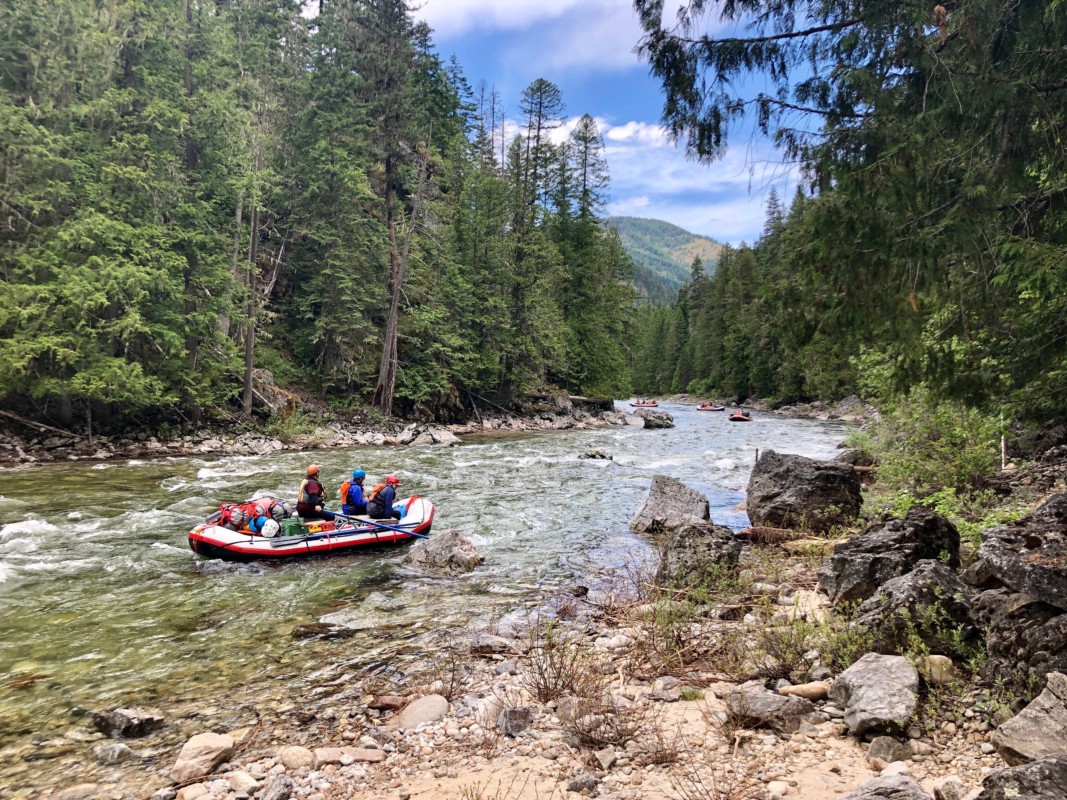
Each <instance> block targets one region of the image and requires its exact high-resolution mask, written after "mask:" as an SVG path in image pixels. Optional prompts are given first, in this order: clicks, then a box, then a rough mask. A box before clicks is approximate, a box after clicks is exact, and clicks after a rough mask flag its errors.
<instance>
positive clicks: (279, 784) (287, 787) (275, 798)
mask: <svg viewBox="0 0 1067 800" xmlns="http://www.w3.org/2000/svg"><path fill="white" fill-rule="evenodd" d="M292 794H293V779H292V778H290V777H289V776H288V775H278V776H276V777H275V778H274V779H273V780H272V781H271V782H270V783H269V784H267V788H266V790H264V792H263V794H262V795H261V796H260V798H259V800H289V798H290V797H291V796H292Z"/></svg>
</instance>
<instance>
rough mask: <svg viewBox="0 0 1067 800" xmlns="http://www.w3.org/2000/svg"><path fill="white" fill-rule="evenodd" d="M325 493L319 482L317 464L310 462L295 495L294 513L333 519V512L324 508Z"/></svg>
mask: <svg viewBox="0 0 1067 800" xmlns="http://www.w3.org/2000/svg"><path fill="white" fill-rule="evenodd" d="M325 495H326V490H325V489H324V488H323V486H322V484H321V483H319V465H318V464H312V465H311V466H310V467H308V468H307V477H306V478H304V482H303V483H301V484H300V491H299V493H297V496H296V513H297V514H299V515H300V516H301V517H302V518H304V519H325V520H333V518H334V513H333V512H332V511H327V510H326V499H325Z"/></svg>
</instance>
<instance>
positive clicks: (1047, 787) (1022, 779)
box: [978, 756, 1067, 800]
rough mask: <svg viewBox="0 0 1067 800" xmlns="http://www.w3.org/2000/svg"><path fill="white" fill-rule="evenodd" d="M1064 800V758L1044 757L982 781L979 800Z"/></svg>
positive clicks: (1066, 792)
mask: <svg viewBox="0 0 1067 800" xmlns="http://www.w3.org/2000/svg"><path fill="white" fill-rule="evenodd" d="M1065 797H1067V756H1047V757H1045V758H1042V759H1040V760H1039V761H1033V762H1031V763H1029V764H1023V765H1022V766H1018V767H1011V768H1009V769H998V770H997V771H996V772H994V773H993V774H992V775H988V776H986V778H985V779H984V780H983V781H982V792H981V794H979V795H978V800H1063V798H1065Z"/></svg>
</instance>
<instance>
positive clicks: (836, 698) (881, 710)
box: [830, 653, 919, 736]
mask: <svg viewBox="0 0 1067 800" xmlns="http://www.w3.org/2000/svg"><path fill="white" fill-rule="evenodd" d="M830 699H831V700H832V701H833V702H835V703H837V704H838V705H839V706H841V707H842V708H843V709H844V710H845V725H847V726H848V730H849V733H851V734H853V735H854V736H862V735H863V734H865V733H889V734H898V733H900V732H902V731H903V730H904V729H905V728H906V726H907V724H908V722H909V721H910V720H911V717H912V715H913V714H914V713H915V711H916V710H917V709H918V707H919V673H918V672H916V671H915V667H913V666H912V665H911V664H910V663H908V661H907V659H905V658H902V657H901V656H885V655H879V654H877V653H868V654H867V655H865V656H864V657H863V658H861V659H860V660H859V661H857V662H856V663H855V664H853V665H852V666H851V667H849V668H848V669H846V670H845V671H844V672H842V673H841V674H840V675H839V676H838V677H837V679H836V680H834V682H833V684H832V685H831V686H830Z"/></svg>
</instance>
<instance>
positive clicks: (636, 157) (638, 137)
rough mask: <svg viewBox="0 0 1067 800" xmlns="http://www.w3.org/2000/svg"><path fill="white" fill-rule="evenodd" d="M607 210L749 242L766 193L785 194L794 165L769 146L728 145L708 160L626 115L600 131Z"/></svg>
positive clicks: (791, 181) (792, 180)
mask: <svg viewBox="0 0 1067 800" xmlns="http://www.w3.org/2000/svg"><path fill="white" fill-rule="evenodd" d="M605 139H606V141H607V146H606V147H605V149H604V153H605V156H606V158H607V161H608V168H609V170H610V172H611V195H612V202H611V204H610V205H609V209H608V210H609V211H610V213H612V214H620V215H638V216H643V217H653V218H656V219H664V220H666V221H668V222H672V223H674V224H675V225H680V226H681V227H683V228H685V229H686V230H689V231H692V232H693V233H700V234H704V235H706V236H712V237H714V238H716V239H719V240H720V241H724V242H731V243H734V244H736V243H739V242H741V241H748V242H753V241H755V239H756V238H757V237H758V236H759V233H760V231H761V230H762V229H763V220H764V205H765V203H766V193H767V191H769V189H770V188H771V186H774V187H775V188H776V189H777V190H778V193H779V196H781V197H783V198H788V197H790V196H791V194H792V191H793V187H794V185H795V181H796V174H795V169H793V168H792V167H790V166H788V165H783V164H781V163H779V162H778V161H776V160H775V159H773V158H772V157H771V154H770V151H769V147H768V146H767V145H761V146H760V147H756V146H755V145H747V146H746V145H745V144H741V145H738V146H734V147H731V148H730V149H729V150H728V151H727V153H726V156H725V157H724V158H723V159H721V160H719V161H717V162H716V163H714V164H710V165H703V164H699V163H697V162H695V161H692V160H690V159H687V158H686V157H685V152H684V149H683V148H682V147H680V146H675V145H674V144H673V143H672V142H671V141H670V138H669V136H668V135H667V132H666V131H665V130H664V129H663V128H662V127H661V126H659V125H655V124H650V123H646V122H641V121H630V122H627V123H625V124H622V125H616V126H613V127H609V128H608V129H607V130H606V131H605Z"/></svg>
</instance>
